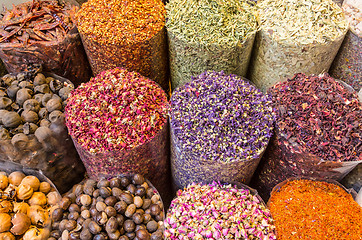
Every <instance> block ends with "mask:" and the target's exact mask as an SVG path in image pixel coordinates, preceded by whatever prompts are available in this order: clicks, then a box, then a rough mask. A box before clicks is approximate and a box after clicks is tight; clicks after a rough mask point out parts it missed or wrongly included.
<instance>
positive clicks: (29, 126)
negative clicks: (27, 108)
mask: <svg viewBox="0 0 362 240" xmlns="http://www.w3.org/2000/svg"><path fill="white" fill-rule="evenodd" d="M37 129H38V125H36V124H34V123H29V122H26V123H24V126H23V133H24V134H26V135H28V134H33V133H35V131H36V130H37Z"/></svg>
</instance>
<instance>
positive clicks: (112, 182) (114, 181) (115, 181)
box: [109, 178, 121, 188]
mask: <svg viewBox="0 0 362 240" xmlns="http://www.w3.org/2000/svg"><path fill="white" fill-rule="evenodd" d="M109 183H110V184H109V186H110V187H111V188H114V187H117V188H119V187H120V186H121V179H119V178H112V179H111V180H110V181H109Z"/></svg>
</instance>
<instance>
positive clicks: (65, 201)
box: [59, 197, 72, 210]
mask: <svg viewBox="0 0 362 240" xmlns="http://www.w3.org/2000/svg"><path fill="white" fill-rule="evenodd" d="M70 204H72V200H71V199H70V198H69V197H63V198H62V200H61V201H60V203H59V207H61V208H62V209H63V210H67V209H68V208H69V206H70Z"/></svg>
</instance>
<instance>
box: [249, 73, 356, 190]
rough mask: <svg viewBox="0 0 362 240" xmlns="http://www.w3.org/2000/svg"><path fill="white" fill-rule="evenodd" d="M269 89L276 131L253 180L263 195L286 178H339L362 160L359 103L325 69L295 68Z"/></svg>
mask: <svg viewBox="0 0 362 240" xmlns="http://www.w3.org/2000/svg"><path fill="white" fill-rule="evenodd" d="M268 92H269V93H270V94H271V95H272V98H273V104H274V108H275V109H276V115H277V116H276V127H275V131H276V134H275V138H273V140H272V141H271V143H270V151H269V150H268V151H267V152H266V153H265V154H264V156H265V159H264V158H263V159H262V161H261V162H262V163H261V172H260V173H259V174H257V176H258V177H257V178H258V181H253V182H255V183H256V186H255V187H256V188H257V189H258V191H259V192H261V195H262V196H263V197H264V195H263V191H262V190H265V192H267V194H269V192H270V190H271V189H272V187H273V186H275V185H276V184H277V183H280V182H282V181H284V180H286V179H287V178H289V177H292V176H299V175H301V176H311V177H323V178H325V179H335V180H341V178H343V177H344V176H345V175H346V174H347V173H348V172H349V171H351V170H352V169H353V168H354V167H356V165H357V164H358V163H360V162H362V145H361V142H362V119H361V115H362V104H361V103H360V102H359V100H358V98H357V94H356V93H355V92H354V91H353V89H352V90H351V89H348V88H346V87H345V86H344V85H342V82H337V81H336V80H335V79H333V78H331V77H330V76H329V75H328V74H322V75H319V76H315V75H311V76H306V75H305V74H302V73H298V74H296V75H295V76H294V77H293V78H291V79H288V81H285V82H282V83H278V84H276V85H274V86H273V87H272V88H270V89H269V91H268ZM342 167H344V168H342ZM336 169H338V171H337V170H336Z"/></svg>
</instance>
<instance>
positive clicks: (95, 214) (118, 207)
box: [49, 174, 165, 240]
mask: <svg viewBox="0 0 362 240" xmlns="http://www.w3.org/2000/svg"><path fill="white" fill-rule="evenodd" d="M164 217H165V213H164V206H163V202H162V199H161V197H160V195H159V194H158V192H157V190H156V189H155V188H154V187H153V185H152V184H151V183H150V182H149V181H148V180H146V179H145V178H144V177H143V176H142V175H140V174H134V175H130V176H122V177H114V178H111V179H110V180H107V179H101V180H100V181H98V182H97V181H94V180H91V179H87V180H85V181H84V182H82V183H80V184H77V185H75V186H74V187H73V190H72V191H71V192H69V193H67V194H66V195H65V196H64V197H63V198H62V199H61V201H60V203H59V208H57V209H55V210H54V211H53V213H52V219H53V231H52V232H51V237H50V238H49V240H56V239H80V240H90V239H94V240H103V239H114V240H129V239H139V240H161V239H163V229H164V227H163V220H164Z"/></svg>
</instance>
